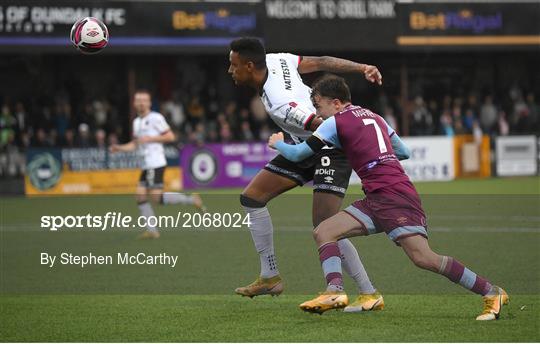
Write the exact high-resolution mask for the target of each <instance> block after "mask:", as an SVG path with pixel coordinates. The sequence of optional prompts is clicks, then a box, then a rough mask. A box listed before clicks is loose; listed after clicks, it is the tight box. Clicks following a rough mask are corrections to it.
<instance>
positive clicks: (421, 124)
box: [410, 96, 433, 136]
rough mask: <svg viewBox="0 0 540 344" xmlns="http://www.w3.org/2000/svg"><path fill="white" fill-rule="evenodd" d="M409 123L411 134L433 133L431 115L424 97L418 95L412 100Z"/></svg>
mask: <svg viewBox="0 0 540 344" xmlns="http://www.w3.org/2000/svg"><path fill="white" fill-rule="evenodd" d="M411 125H412V127H411V130H410V132H411V135H415V136H419V135H431V134H433V115H432V114H431V113H430V112H429V111H428V109H427V108H426V105H425V102H424V99H423V98H422V97H420V96H418V97H416V98H415V100H414V109H413V111H412V121H411Z"/></svg>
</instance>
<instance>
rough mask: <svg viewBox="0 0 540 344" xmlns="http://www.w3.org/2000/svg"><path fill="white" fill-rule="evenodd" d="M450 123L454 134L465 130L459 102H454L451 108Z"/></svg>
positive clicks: (463, 132)
mask: <svg viewBox="0 0 540 344" xmlns="http://www.w3.org/2000/svg"><path fill="white" fill-rule="evenodd" d="M452 125H453V126H454V133H455V134H456V135H463V134H466V133H467V132H466V131H465V128H464V127H463V116H462V115H461V107H460V106H459V102H454V107H453V108H452Z"/></svg>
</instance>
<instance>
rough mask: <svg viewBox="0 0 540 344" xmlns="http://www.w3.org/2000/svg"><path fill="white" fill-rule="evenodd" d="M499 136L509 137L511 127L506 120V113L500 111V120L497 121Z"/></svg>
mask: <svg viewBox="0 0 540 344" xmlns="http://www.w3.org/2000/svg"><path fill="white" fill-rule="evenodd" d="M497 129H498V130H497V134H498V135H501V136H508V134H509V133H510V125H508V121H507V120H506V112H504V111H503V110H499V114H498V120H497Z"/></svg>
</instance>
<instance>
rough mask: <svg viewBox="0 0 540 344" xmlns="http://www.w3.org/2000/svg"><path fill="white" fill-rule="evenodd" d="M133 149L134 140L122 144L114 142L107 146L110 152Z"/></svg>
mask: <svg viewBox="0 0 540 344" xmlns="http://www.w3.org/2000/svg"><path fill="white" fill-rule="evenodd" d="M135 149H137V143H136V142H135V141H129V142H128V143H124V144H123V145H117V144H114V145H111V146H110V147H109V151H110V152H111V153H116V152H132V151H134V150H135Z"/></svg>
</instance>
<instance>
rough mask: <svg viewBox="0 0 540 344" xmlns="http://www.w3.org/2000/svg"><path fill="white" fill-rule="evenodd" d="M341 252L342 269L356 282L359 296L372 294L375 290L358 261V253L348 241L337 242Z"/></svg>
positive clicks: (360, 262)
mask: <svg viewBox="0 0 540 344" xmlns="http://www.w3.org/2000/svg"><path fill="white" fill-rule="evenodd" d="M338 246H339V251H340V252H341V264H342V266H343V269H344V270H345V272H347V274H348V275H349V276H351V278H352V279H353V280H354V281H355V282H356V286H357V288H358V292H359V293H360V294H373V293H374V292H375V291H376V290H375V288H374V287H373V285H372V284H371V281H370V280H369V276H368V274H367V272H366V269H365V268H364V265H363V264H362V261H361V260H360V256H359V255H358V251H357V250H356V248H355V247H354V245H353V243H352V242H351V241H350V240H349V239H342V240H339V241H338Z"/></svg>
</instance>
